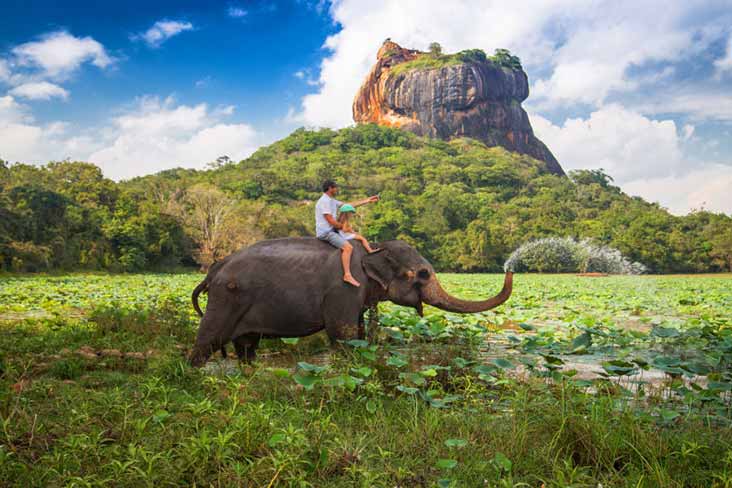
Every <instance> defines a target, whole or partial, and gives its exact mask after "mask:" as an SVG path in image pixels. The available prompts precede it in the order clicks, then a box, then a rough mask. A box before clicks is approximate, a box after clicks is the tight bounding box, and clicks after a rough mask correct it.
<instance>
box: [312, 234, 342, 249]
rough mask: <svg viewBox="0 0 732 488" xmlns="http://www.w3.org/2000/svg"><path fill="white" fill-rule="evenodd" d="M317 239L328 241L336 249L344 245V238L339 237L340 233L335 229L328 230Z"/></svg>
mask: <svg viewBox="0 0 732 488" xmlns="http://www.w3.org/2000/svg"><path fill="white" fill-rule="evenodd" d="M318 239H320V240H321V241H325V242H327V243H329V244H330V245H331V246H333V247H337V248H338V249H343V246H345V245H346V242H347V241H346V240H345V239H344V238H343V237H341V235H340V234H338V232H336V231H333V230H332V231H330V232H328V233H327V234H323V235H322V236H318Z"/></svg>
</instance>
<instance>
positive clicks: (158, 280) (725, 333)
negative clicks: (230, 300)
mask: <svg viewBox="0 0 732 488" xmlns="http://www.w3.org/2000/svg"><path fill="white" fill-rule="evenodd" d="M200 277H201V276H200V274H194V273H190V274H185V275H170V274H168V275H163V274H159V275H154V274H148V275H142V274H139V275H101V274H90V275H83V274H75V275H65V276H53V277H49V276H33V277H29V276H20V277H15V276H9V277H5V278H4V279H3V280H2V281H0V358H1V360H2V361H1V363H0V364H1V365H2V369H0V425H2V429H0V485H3V486H32V485H34V484H37V480H39V479H42V480H43V482H44V483H45V484H47V485H49V486H69V485H84V486H86V485H93V486H95V485H101V484H109V483H113V484H115V485H119V486H149V485H167V484H174V485H185V486H189V485H190V486H192V485H196V486H209V485H216V486H248V485H252V486H269V485H271V486H276V485H282V486H323V487H339V486H362V485H366V486H379V487H381V486H384V487H387V486H389V487H390V486H415V485H416V486H420V485H421V486H434V485H437V486H486V485H487V486H523V485H531V486H534V485H537V484H541V483H543V484H546V485H547V486H597V485H598V484H602V485H603V486H644V484H646V485H648V486H709V484H710V480H720V483H719V486H724V483H726V482H727V481H725V480H729V476H728V473H729V472H730V468H732V454H730V453H732V444H730V441H729V439H730V438H732V420H731V416H730V402H732V377H731V376H730V371H732V328H731V327H732V323H731V322H730V317H729V313H728V310H729V308H730V305H732V304H731V303H730V296H732V294H731V293H730V291H731V290H730V286H731V285H730V281H729V280H727V279H724V278H723V277H718V276H717V277H715V276H703V277H678V276H674V277H657V276H616V277H609V278H604V279H586V278H579V277H575V276H567V275H521V276H517V278H516V288H515V291H514V295H513V296H512V297H511V299H510V300H509V301H508V302H507V303H506V304H504V305H503V306H502V307H501V308H500V309H496V310H494V311H490V312H486V313H483V314H476V315H469V316H459V315H454V314H449V313H442V312H440V311H437V310H435V309H432V308H429V307H427V308H426V309H425V316H424V317H419V316H418V315H416V313H414V312H413V311H411V310H408V309H403V308H400V307H396V306H391V305H386V304H385V305H384V306H382V307H381V308H382V310H381V313H380V326H379V330H378V333H377V334H376V339H377V342H376V343H374V344H370V343H368V342H366V341H361V340H353V341H348V342H347V343H344V344H343V345H342V346H343V347H342V349H339V350H338V351H337V352H335V351H334V352H330V351H327V352H325V353H322V354H312V353H311V350H310V348H309V346H308V345H307V342H308V341H309V340H310V339H311V338H302V339H301V340H300V341H298V343H297V344H286V343H283V342H282V341H280V340H271V339H270V340H263V341H262V342H263V344H262V346H263V351H262V354H261V355H260V360H259V361H258V362H257V363H255V364H254V365H238V364H236V363H235V362H234V361H232V360H227V361H223V360H219V359H218V358H217V359H215V360H213V361H212V362H211V363H209V364H208V365H207V367H206V368H203V369H201V370H198V369H192V368H190V366H188V364H187V362H186V361H185V357H184V353H185V349H186V348H187V347H189V346H190V344H191V341H192V340H193V333H194V332H195V328H196V325H197V317H196V316H195V313H194V312H193V310H192V309H191V307H190V304H189V303H188V294H189V291H190V289H191V288H192V287H193V286H194V285H195V284H196V283H197V282H198V281H199V280H200ZM440 279H441V281H442V283H443V284H444V286H445V287H446V288H447V289H448V291H450V292H451V293H453V294H456V295H459V296H464V297H465V298H471V299H474V298H478V297H483V296H485V294H486V292H487V290H493V289H495V288H497V287H499V286H500V283H501V276H499V275H465V274H462V275H441V276H440ZM582 364H588V365H590V366H591V367H589V368H584V369H583V368H581V365H582ZM578 370H579V371H578ZM425 439H427V440H425ZM619 459H620V460H622V462H618V460H619ZM273 480H274V481H273ZM714 482H715V481H712V483H714Z"/></svg>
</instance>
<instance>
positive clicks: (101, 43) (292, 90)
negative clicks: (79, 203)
mask: <svg viewBox="0 0 732 488" xmlns="http://www.w3.org/2000/svg"><path fill="white" fill-rule="evenodd" d="M0 19H2V29H0V159H4V160H6V161H10V162H16V161H19V162H26V163H34V164H42V163H45V162H48V161H52V160H56V161H58V160H64V159H71V160H83V161H90V162H93V163H95V164H97V165H99V166H100V167H101V168H102V170H103V171H104V174H105V175H106V176H108V177H110V178H113V179H115V180H120V179H127V178H131V177H134V176H139V175H144V174H150V173H154V172H157V171H161V170H164V169H168V168H172V167H178V166H182V167H189V168H204V167H206V165H207V164H208V163H209V162H211V161H213V160H215V159H216V158H217V157H218V156H222V155H227V156H229V157H230V158H232V159H233V160H240V159H243V158H246V157H247V156H248V155H250V154H251V153H252V152H254V151H255V150H256V149H257V148H258V147H261V146H262V145H266V144H270V143H272V142H274V141H276V140H278V139H281V138H283V137H285V136H286V135H287V134H289V133H290V132H292V131H293V130H295V129H296V128H298V127H302V126H305V127H308V128H315V127H331V128H341V127H346V126H349V125H352V124H353V120H352V116H351V103H352V101H353V97H354V95H355V94H356V91H357V89H358V87H359V86H360V84H361V82H362V81H363V79H364V77H365V75H366V74H367V72H368V70H369V69H370V67H371V66H372V65H373V64H374V62H375V58H376V51H377V50H378V48H379V46H380V45H381V43H382V42H383V40H384V39H386V38H387V37H389V38H391V39H392V40H394V41H396V42H398V43H399V44H401V45H402V46H404V47H409V48H416V49H422V50H426V49H427V46H428V45H429V44H430V43H431V42H439V43H440V44H441V45H442V47H443V50H444V51H445V52H454V51H459V50H462V49H468V48H481V49H484V50H485V51H486V52H487V53H489V54H490V53H492V52H493V51H494V50H495V49H496V48H508V49H510V50H511V51H512V52H513V53H514V54H516V55H518V56H519V57H520V58H521V60H522V63H523V66H524V69H525V70H526V71H527V73H528V76H529V83H530V95H529V98H528V100H527V101H526V102H524V108H525V109H526V110H527V112H528V113H529V117H530V119H531V123H532V126H533V128H534V131H535V133H536V134H537V136H538V137H539V138H540V139H541V140H543V141H544V142H545V143H546V144H547V146H548V147H549V148H550V149H551V150H552V152H553V153H554V155H555V156H556V157H557V159H558V160H559V162H560V163H561V164H562V166H563V167H564V169H565V170H572V169H598V168H603V169H604V170H605V171H606V172H607V173H608V174H610V175H611V176H612V177H613V178H614V180H615V183H616V184H617V185H618V186H620V187H621V188H622V189H623V191H625V192H627V193H629V194H631V195H638V196H641V197H643V198H645V199H647V200H649V201H653V202H659V203H660V204H661V205H662V206H664V207H666V208H668V209H669V210H670V211H671V212H673V213H675V214H685V213H688V212H690V211H693V210H698V209H702V208H703V209H708V210H712V211H717V212H726V213H732V137H731V135H732V0H724V1H715V0H706V1H696V0H685V1H683V2H681V1H679V2H668V1H653V0H648V1H643V0H634V1H625V0H607V1H605V0H581V1H580V0H522V1H521V2H516V1H514V0H511V1H491V0H482V1H478V0H369V1H368V2H364V1H362V0H337V1H333V2H330V1H325V0H310V1H308V0H289V1H285V0H283V1H267V2H255V1H238V2H211V1H209V2H203V1H199V2H193V1H175V2H173V1H169V2H160V1H158V2H156V1H153V0H148V1H146V2H140V1H136V0H130V1H127V2H98V1H94V2H80V1H77V2H74V1H65V2H58V1H34V0H23V1H19V0H3V2H0Z"/></svg>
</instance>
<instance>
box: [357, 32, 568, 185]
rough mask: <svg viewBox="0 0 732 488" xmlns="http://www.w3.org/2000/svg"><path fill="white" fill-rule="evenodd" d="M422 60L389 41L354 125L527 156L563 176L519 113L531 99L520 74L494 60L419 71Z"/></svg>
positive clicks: (363, 92)
mask: <svg viewBox="0 0 732 488" xmlns="http://www.w3.org/2000/svg"><path fill="white" fill-rule="evenodd" d="M424 56H428V55H427V54H426V53H421V52H419V51H415V50H412V49H404V48H402V47H401V46H399V45H398V44H396V43H394V42H391V41H386V42H385V43H384V44H383V45H382V46H381V49H379V52H378V54H377V61H376V65H374V67H373V68H372V69H371V72H370V73H369V74H368V77H367V78H366V80H365V81H364V83H363V85H362V86H361V88H360V90H359V91H358V93H357V94H356V98H355V100H354V102H353V119H354V120H355V121H356V122H365V123H366V122H374V123H376V124H381V125H388V126H392V127H400V128H403V129H406V130H409V131H411V132H414V133H415V134H417V135H421V136H428V137H435V138H440V139H451V138H453V137H472V138H474V139H478V140H481V141H483V142H485V143H486V144H487V145H489V146H503V147H505V148H506V149H509V150H511V151H516V152H519V153H522V154H528V155H529V156H532V157H534V158H536V159H539V160H541V161H544V162H545V163H546V165H547V168H548V169H549V171H551V172H552V173H555V174H558V175H564V171H563V170H562V167H561V166H560V165H559V163H558V162H557V160H556V158H555V157H554V155H552V153H551V151H549V149H548V148H547V147H546V146H545V145H544V143H543V142H541V141H540V140H539V139H537V138H536V136H534V131H533V130H532V129H531V124H530V123H529V117H528V116H527V115H526V112H525V111H524V109H523V108H522V107H521V102H522V101H524V100H526V98H527V97H528V96H529V83H528V78H527V76H526V73H525V72H524V71H523V70H522V69H520V68H519V69H515V68H514V69H512V68H507V67H501V66H499V65H498V64H496V63H493V62H491V61H490V60H486V61H468V62H455V61H451V62H450V63H444V64H445V65H444V66H438V67H432V66H430V63H424V64H425V66H420V63H419V62H418V61H419V59H420V58H422V59H426V58H424ZM403 63H409V64H403ZM399 65H402V66H401V67H399Z"/></svg>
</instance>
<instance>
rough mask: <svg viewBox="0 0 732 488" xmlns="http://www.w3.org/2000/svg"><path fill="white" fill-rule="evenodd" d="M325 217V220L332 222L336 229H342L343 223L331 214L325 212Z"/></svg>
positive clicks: (331, 224)
mask: <svg viewBox="0 0 732 488" xmlns="http://www.w3.org/2000/svg"><path fill="white" fill-rule="evenodd" d="M323 217H325V221H326V222H328V224H330V226H331V227H333V228H334V229H336V230H338V229H342V228H343V225H341V224H340V223H339V222H338V221H337V220H336V219H334V218H333V216H332V215H331V214H323Z"/></svg>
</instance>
